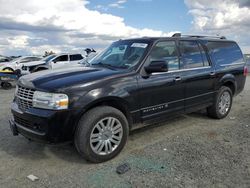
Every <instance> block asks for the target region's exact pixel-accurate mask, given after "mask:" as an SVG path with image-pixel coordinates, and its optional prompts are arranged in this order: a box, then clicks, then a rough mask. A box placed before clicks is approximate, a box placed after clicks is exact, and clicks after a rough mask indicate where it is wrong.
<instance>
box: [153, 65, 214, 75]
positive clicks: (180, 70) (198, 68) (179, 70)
mask: <svg viewBox="0 0 250 188" xmlns="http://www.w3.org/2000/svg"><path fill="white" fill-rule="evenodd" d="M208 68H211V66H206V67H197V68H190V69H178V70H173V71H168V72H155V73H152V74H151V75H160V74H167V73H175V72H185V71H191V70H200V69H208Z"/></svg>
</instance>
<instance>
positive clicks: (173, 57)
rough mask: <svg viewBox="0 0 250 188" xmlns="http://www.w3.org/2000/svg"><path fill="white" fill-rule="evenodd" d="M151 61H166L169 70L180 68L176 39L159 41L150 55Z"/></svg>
mask: <svg viewBox="0 0 250 188" xmlns="http://www.w3.org/2000/svg"><path fill="white" fill-rule="evenodd" d="M149 61H150V62H151V61H166V63H168V70H169V71H172V70H178V69H179V58H178V53H177V47H176V44H175V41H164V42H158V43H157V44H156V45H155V46H154V47H153V49H152V51H151V53H150V55H149Z"/></svg>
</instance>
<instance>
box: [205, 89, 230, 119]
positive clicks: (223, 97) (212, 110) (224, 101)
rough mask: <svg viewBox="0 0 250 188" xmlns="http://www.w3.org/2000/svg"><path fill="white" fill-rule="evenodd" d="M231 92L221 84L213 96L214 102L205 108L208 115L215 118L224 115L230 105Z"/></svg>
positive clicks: (228, 110)
mask: <svg viewBox="0 0 250 188" xmlns="http://www.w3.org/2000/svg"><path fill="white" fill-rule="evenodd" d="M232 101H233V94H232V91H231V89H230V88H228V87H226V86H222V87H221V88H220V90H219V92H218V94H217V96H216V98H215V101H214V104H213V105H212V106H211V107H209V108H207V112H208V116H210V117H212V118H216V119H222V118H224V117H226V116H227V115H228V114H229V112H230V110H231V107H232Z"/></svg>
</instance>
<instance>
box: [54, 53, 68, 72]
mask: <svg viewBox="0 0 250 188" xmlns="http://www.w3.org/2000/svg"><path fill="white" fill-rule="evenodd" d="M68 63H69V56H68V55H61V56H58V57H57V58H55V59H54V60H53V61H52V62H51V67H52V69H58V68H63V67H66V66H67V64H68Z"/></svg>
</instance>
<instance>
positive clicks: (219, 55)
mask: <svg viewBox="0 0 250 188" xmlns="http://www.w3.org/2000/svg"><path fill="white" fill-rule="evenodd" d="M207 47H208V49H209V52H210V54H211V55H212V56H213V59H214V61H215V63H216V64H217V65H227V64H233V63H240V62H243V55H242V52H241V50H240V48H239V46H238V45H237V44H236V43H235V42H208V45H207Z"/></svg>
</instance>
